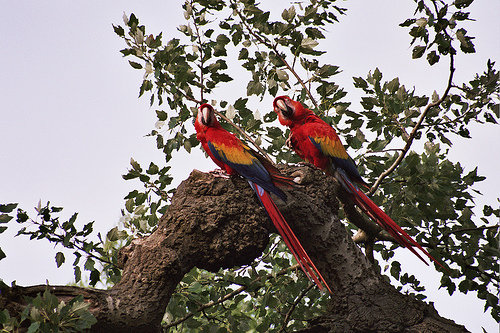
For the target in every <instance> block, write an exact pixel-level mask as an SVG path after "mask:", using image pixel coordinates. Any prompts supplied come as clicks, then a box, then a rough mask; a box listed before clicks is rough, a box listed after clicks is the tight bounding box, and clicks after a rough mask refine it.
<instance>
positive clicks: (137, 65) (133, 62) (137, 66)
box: [128, 60, 142, 69]
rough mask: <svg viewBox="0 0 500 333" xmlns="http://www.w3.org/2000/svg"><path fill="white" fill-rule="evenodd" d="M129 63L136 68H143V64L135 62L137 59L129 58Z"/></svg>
mask: <svg viewBox="0 0 500 333" xmlns="http://www.w3.org/2000/svg"><path fill="white" fill-rule="evenodd" d="M128 63H129V64H130V66H132V67H133V68H135V69H141V68H142V65H141V64H139V63H137V62H135V61H131V60H129V61H128Z"/></svg>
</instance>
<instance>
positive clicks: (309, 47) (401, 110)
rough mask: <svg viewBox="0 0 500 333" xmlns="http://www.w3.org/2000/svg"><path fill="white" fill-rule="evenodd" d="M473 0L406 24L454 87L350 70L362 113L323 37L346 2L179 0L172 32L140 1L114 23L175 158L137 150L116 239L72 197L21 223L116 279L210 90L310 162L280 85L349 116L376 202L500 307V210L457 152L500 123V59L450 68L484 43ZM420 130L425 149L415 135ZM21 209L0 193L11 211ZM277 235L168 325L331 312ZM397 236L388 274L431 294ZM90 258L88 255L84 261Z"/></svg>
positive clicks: (195, 284)
mask: <svg viewBox="0 0 500 333" xmlns="http://www.w3.org/2000/svg"><path fill="white" fill-rule="evenodd" d="M472 2H473V1H472V0H461V1H454V2H451V1H426V0H416V1H415V4H416V10H415V15H414V17H411V18H408V19H407V20H406V21H404V22H403V23H401V24H400V25H401V26H402V27H405V28H408V29H409V31H408V32H409V35H410V37H411V41H410V44H411V45H412V46H413V49H412V56H413V58H415V59H417V58H421V57H423V56H424V55H425V56H426V59H427V61H428V63H429V64H430V65H434V64H435V63H437V62H439V61H446V60H445V59H449V62H450V71H449V76H448V78H442V80H443V81H444V82H448V85H447V88H446V89H445V90H444V91H443V92H436V91H435V92H434V93H433V94H432V96H426V95H422V94H419V93H418V91H417V89H415V88H413V89H408V88H407V87H406V86H411V85H412V84H411V82H410V83H406V86H405V84H403V83H402V82H400V80H399V78H397V77H396V78H391V79H389V80H387V81H385V80H384V79H383V73H382V72H381V71H380V70H379V69H378V68H376V69H374V70H373V71H371V72H370V73H368V74H367V75H366V76H365V77H354V78H353V81H354V85H355V87H356V88H358V89H361V90H362V91H363V93H364V96H363V97H362V99H361V105H362V107H363V110H356V111H353V110H351V109H350V104H349V103H348V102H346V101H345V100H344V97H345V96H346V94H347V92H346V91H345V90H344V89H343V88H342V87H340V86H339V85H337V84H336V83H335V80H334V79H335V75H336V74H337V73H339V71H340V68H339V66H337V65H335V64H330V63H324V62H323V61H322V59H324V58H323V57H319V56H320V55H321V54H324V53H325V51H323V50H321V47H322V42H323V40H324V39H325V38H326V32H327V31H328V29H329V27H330V26H331V25H332V24H335V23H336V22H338V20H339V18H340V17H341V16H342V15H344V14H345V11H346V10H345V9H343V8H341V7H339V6H337V5H336V2H335V1H331V0H311V1H302V2H294V3H292V4H291V5H290V7H287V8H283V10H282V11H281V13H274V12H273V13H271V12H270V11H267V10H266V9H264V5H263V4H259V3H257V2H256V1H254V0H240V1H237V0H187V1H185V2H184V4H183V5H182V8H183V9H184V17H185V19H186V24H183V25H181V26H179V28H178V31H177V33H176V34H175V36H171V37H169V38H170V39H168V40H164V35H163V33H157V34H151V33H149V32H148V33H147V32H146V27H145V26H144V25H140V23H139V19H138V18H137V17H136V16H135V15H134V14H130V15H129V16H127V15H124V18H123V19H124V25H123V26H122V25H115V26H113V28H114V31H115V33H116V34H117V35H118V36H119V37H120V38H122V39H123V40H124V42H125V44H126V47H125V48H124V49H123V50H121V53H122V55H123V56H124V57H126V58H127V59H128V63H129V64H130V66H131V67H132V68H133V69H134V70H138V71H140V72H141V73H142V74H143V75H142V81H141V83H140V87H139V96H140V97H148V98H149V100H150V103H151V106H153V107H154V109H155V113H156V118H157V123H156V126H155V129H153V130H152V131H151V132H150V133H149V135H150V136H152V137H154V138H155V139H156V145H157V148H158V149H160V150H161V151H162V152H163V153H164V155H165V161H166V166H164V167H161V166H158V165H156V164H154V163H152V162H150V163H148V162H145V163H144V162H143V163H139V162H137V161H135V160H133V159H132V160H131V168H130V170H129V171H128V173H127V174H125V175H124V176H123V178H124V179H126V180H132V179H134V180H139V182H140V183H141V184H142V188H141V189H136V190H134V191H131V192H130V193H129V194H128V195H127V197H126V198H125V200H126V202H125V209H124V211H123V218H122V223H123V227H124V228H120V229H119V228H114V229H112V230H111V231H110V232H109V233H108V234H107V237H106V240H105V242H103V241H102V240H100V238H99V240H100V241H99V242H92V241H89V240H88V239H87V237H88V236H90V234H91V232H92V223H90V224H87V225H85V226H84V228H83V229H81V230H78V229H76V227H75V226H74V221H75V219H76V215H73V217H72V218H71V219H69V220H68V221H66V222H64V223H60V222H59V219H58V217H57V216H56V217H54V215H55V214H57V213H58V212H59V211H60V208H57V207H50V206H49V204H47V205H46V206H45V207H40V206H39V207H38V209H37V214H38V219H40V221H38V220H31V219H30V218H29V217H28V215H27V214H26V212H24V211H23V210H18V214H17V215H18V222H20V223H28V222H29V223H30V224H31V225H32V226H33V227H35V230H31V229H30V230H29V229H28V228H26V227H25V228H23V229H22V230H21V231H20V234H27V235H29V236H30V237H31V238H32V239H34V238H37V239H42V238H46V239H48V240H49V241H52V242H56V243H58V244H62V245H63V246H65V247H67V248H70V249H74V250H75V251H74V255H75V256H76V260H75V262H74V263H73V265H74V266H75V276H76V280H77V281H78V280H79V279H80V276H81V268H80V267H81V265H82V264H83V268H84V269H86V270H88V271H89V272H90V283H91V285H95V284H96V283H97V282H98V281H99V280H102V281H104V282H106V283H108V284H112V283H114V282H116V281H117V279H119V277H120V272H119V270H118V269H116V268H115V266H114V264H115V262H116V251H117V249H118V248H119V247H120V246H123V245H126V244H128V243H129V242H130V240H131V239H132V238H133V237H136V236H145V235H148V234H149V233H150V232H152V231H153V230H154V229H155V228H156V226H157V222H158V219H159V218H160V216H161V215H162V214H163V213H164V212H165V211H166V210H167V209H168V205H169V201H170V198H171V195H172V192H173V191H174V189H172V188H171V182H172V179H173V177H172V175H171V174H170V166H169V164H171V163H175V152H176V151H178V150H186V151H187V152H191V150H192V149H193V148H194V147H196V146H197V145H198V141H197V140H196V137H195V133H194V130H193V128H192V124H191V120H192V116H193V114H194V113H195V112H196V107H197V106H198V105H199V104H200V103H202V102H206V101H211V103H212V104H213V105H214V106H215V107H216V108H217V109H219V110H220V111H219V112H220V115H221V116H224V117H225V119H226V121H223V122H222V124H223V126H224V127H226V128H227V129H229V130H232V129H233V128H232V126H236V127H237V128H240V129H242V130H243V131H245V132H246V133H248V135H249V136H250V137H251V139H252V140H253V143H255V144H257V145H259V146H261V148H262V149H264V151H265V152H267V154H269V155H270V156H272V157H273V158H274V159H275V160H276V161H277V162H286V163H293V162H297V161H298V160H299V159H298V158H297V156H295V154H293V153H292V152H291V151H290V150H288V149H286V148H284V147H285V141H286V138H287V136H288V133H287V131H284V130H283V128H282V127H280V126H277V122H276V115H275V113H274V112H272V111H270V109H271V107H270V106H267V105H266V106H265V107H259V109H260V110H264V109H265V110H269V111H268V112H262V114H261V112H260V111H258V110H257V107H256V105H257V103H258V102H259V101H262V100H263V99H264V98H265V97H269V96H276V95H278V94H282V93H283V94H288V95H293V96H294V97H295V98H296V99H298V100H300V101H302V102H303V103H304V104H306V105H308V106H309V107H310V108H311V109H312V110H314V111H315V112H316V113H317V114H318V115H320V116H321V117H322V118H323V119H324V120H325V121H327V122H329V123H331V124H333V125H337V126H342V128H339V130H340V132H341V134H342V137H343V138H344V141H345V143H346V144H347V145H348V146H349V147H350V148H351V149H352V150H353V151H355V155H356V159H357V162H358V165H359V169H360V171H361V173H362V174H363V176H364V177H365V179H366V180H367V182H368V183H371V184H374V186H373V188H372V190H371V192H372V194H373V199H374V201H375V202H377V203H378V204H379V205H381V206H383V208H384V210H385V211H386V212H387V213H388V214H389V215H391V216H392V217H393V218H394V220H396V221H398V222H399V223H400V224H401V225H402V226H403V227H404V228H405V230H406V231H407V232H408V233H409V234H410V235H412V236H414V237H415V238H416V239H417V241H419V242H420V243H422V244H423V245H424V246H426V247H427V248H428V249H429V251H430V253H431V254H432V255H433V256H434V257H436V258H438V259H440V260H441V261H442V262H443V263H444V264H445V265H446V266H447V267H448V269H449V272H450V273H449V274H448V273H443V275H442V279H441V284H442V286H443V287H444V288H446V289H447V290H448V292H449V293H450V294H453V293H454V292H455V291H456V290H457V288H458V291H460V292H462V293H467V292H469V291H477V294H478V297H479V298H481V299H484V301H485V303H484V304H485V310H486V309H490V310H491V314H492V316H493V317H494V318H495V319H496V320H497V321H498V320H500V313H499V311H500V307H499V306H498V298H497V295H498V290H499V283H500V276H499V273H498V272H499V266H498V257H499V251H498V248H499V244H498V239H499V229H498V224H496V225H495V224H494V223H495V222H496V221H498V218H499V215H500V213H499V212H500V208H499V207H498V204H496V205H497V206H495V207H493V206H490V205H485V206H484V207H483V211H482V215H480V213H481V212H479V211H478V209H477V208H478V207H476V204H475V202H474V198H475V196H477V195H480V193H478V192H477V191H475V190H474V186H475V184H476V183H477V182H480V181H483V180H484V177H482V176H480V175H478V174H477V169H475V170H464V168H463V167H462V166H461V165H460V163H458V162H454V161H450V160H449V159H448V156H447V152H448V147H449V146H451V145H452V144H453V142H454V141H455V140H456V139H457V137H461V138H470V130H469V128H470V125H472V124H474V123H476V124H483V123H493V124H496V123H497V121H498V118H499V117H500V111H499V96H500V84H499V80H500V78H499V73H498V70H496V69H495V64H494V62H492V61H488V63H487V64H486V70H485V71H484V73H482V74H477V75H476V76H475V77H474V78H472V79H471V80H469V82H464V83H457V82H455V79H454V75H453V74H454V72H455V70H456V69H455V67H454V57H455V56H456V55H457V54H458V53H474V52H475V46H474V44H473V39H474V38H473V37H472V36H470V35H469V34H468V32H467V31H466V30H465V29H464V27H463V22H464V21H467V20H472V19H473V18H472V17H471V13H470V12H468V11H467V10H468V7H469V5H470V4H471V3H472ZM237 82H242V83H244V86H243V90H244V91H242V92H241V93H239V94H238V93H236V92H235V93H231V94H228V93H227V90H223V89H228V88H231V87H234V85H235V84H236V83H237ZM235 89H236V88H235ZM215 100H216V101H215ZM367 138H369V140H368V139H367ZM416 141H419V142H420V143H421V144H420V147H423V148H416V147H415V145H414V142H416ZM401 147H403V148H401ZM141 164H142V165H143V166H148V167H147V169H146V167H143V166H141ZM389 176H390V181H388V178H387V177H389ZM491 205H492V204H491ZM14 208H15V206H12V205H2V206H0V212H2V213H6V214H8V213H10V212H11V211H12V210H13V209H14ZM6 214H2V215H0V223H5V222H7V221H8V219H9V216H8V215H6ZM4 216H7V217H4ZM349 227H350V228H353V229H354V226H352V225H349ZM2 228H3V227H0V232H2V231H3V230H4V229H2ZM271 244H272V245H270V247H269V248H268V250H266V252H265V254H264V256H263V257H262V258H261V259H260V261H257V262H255V263H254V264H252V265H251V266H249V267H242V268H236V269H232V270H225V271H220V272H218V273H215V274H213V273H208V272H205V271H202V270H198V269H195V270H193V271H192V272H190V273H189V274H187V275H186V276H185V277H184V279H183V281H182V283H181V284H180V285H179V286H178V289H177V291H176V293H175V294H174V295H173V297H172V299H171V302H170V304H169V306H168V308H167V313H166V316H165V321H164V327H165V330H169V331H197V332H198V331H200V330H206V331H217V332H219V331H220V332H224V331H246V330H255V331H266V332H267V331H280V330H282V329H299V328H302V327H304V325H305V320H307V319H309V318H311V317H313V316H314V315H317V314H318V313H320V312H321V310H322V308H323V306H324V304H325V301H326V300H325V297H321V295H320V294H319V292H318V291H317V290H316V289H314V288H313V289H311V288H309V287H308V281H307V279H306V278H305V277H304V276H303V274H301V273H300V272H298V273H297V272H295V271H291V270H290V271H288V270H287V267H290V265H291V264H292V262H291V259H290V255H289V254H288V253H287V252H286V250H285V248H284V246H283V245H280V244H277V243H276V240H275V241H274V242H272V243H271ZM396 249H397V246H396V245H394V244H391V245H388V246H387V244H381V243H380V242H378V243H376V244H375V245H374V250H375V251H378V252H380V253H381V255H382V258H383V260H390V264H389V265H387V266H386V267H387V268H386V269H385V272H386V273H387V274H390V275H391V276H392V277H394V278H395V280H396V281H398V286H397V287H398V288H400V289H401V290H403V289H405V290H409V289H411V290H412V292H414V293H416V296H417V297H420V298H424V297H425V296H424V295H423V294H421V292H422V291H423V290H424V286H422V285H421V284H420V281H418V279H417V278H415V276H413V275H411V274H409V273H406V272H403V271H402V268H401V265H400V263H399V262H397V261H395V260H393V259H392V258H393V256H394V251H395V250H396ZM1 256H2V252H1V250H0V259H1ZM83 256H86V261H85V263H81V262H80V258H81V257H83ZM64 261H65V257H64V254H62V253H58V254H57V255H56V262H57V265H61V264H62V263H63V262H64ZM96 264H97V265H98V267H99V268H96V266H95V265H96ZM101 266H102V267H101ZM379 269H380V270H382V268H379ZM100 270H102V273H100ZM93 272H96V273H93ZM92 274H94V275H92ZM100 274H103V275H100ZM240 289H241V290H240Z"/></svg>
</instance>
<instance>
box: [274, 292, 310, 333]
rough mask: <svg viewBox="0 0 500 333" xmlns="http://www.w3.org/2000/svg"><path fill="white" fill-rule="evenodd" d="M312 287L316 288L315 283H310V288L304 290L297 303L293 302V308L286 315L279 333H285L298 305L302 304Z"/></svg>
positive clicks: (296, 300)
mask: <svg viewBox="0 0 500 333" xmlns="http://www.w3.org/2000/svg"><path fill="white" fill-rule="evenodd" d="M312 287H314V283H310V284H309V286H308V287H307V288H306V289H304V290H302V291H301V292H300V295H299V296H297V298H296V299H295V302H293V304H292V306H291V307H290V309H289V310H288V312H287V313H286V315H285V319H283V324H282V325H281V329H280V330H279V331H278V333H281V332H284V331H285V329H286V326H287V324H288V321H289V320H290V317H291V316H292V313H293V311H294V310H295V308H296V307H297V305H298V304H299V303H300V301H301V300H302V299H303V298H304V296H305V295H306V294H307V293H308V292H309V290H311V289H312Z"/></svg>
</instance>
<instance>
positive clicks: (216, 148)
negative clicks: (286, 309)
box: [194, 104, 331, 293]
mask: <svg viewBox="0 0 500 333" xmlns="http://www.w3.org/2000/svg"><path fill="white" fill-rule="evenodd" d="M194 125H195V129H196V133H197V135H196V137H197V138H198V140H199V141H200V142H201V144H202V146H203V149H205V151H206V152H207V154H208V155H209V156H210V158H212V160H213V161H214V162H215V163H216V164H217V165H218V166H219V167H221V168H222V169H224V170H226V172H227V173H228V174H231V175H233V174H239V175H240V176H242V177H244V178H246V179H247V180H248V182H249V183H250V185H251V187H252V188H253V190H254V191H255V193H256V194H257V196H258V197H259V200H260V202H261V203H262V205H263V206H264V208H265V209H266V211H267V214H268V215H269V217H270V218H271V221H272V222H273V224H274V226H275V227H276V230H277V231H278V233H279V234H280V235H281V237H282V238H283V240H284V241H285V244H286V246H287V247H288V249H289V250H290V252H292V254H293V256H294V257H295V259H296V260H297V262H298V263H299V265H300V267H301V268H302V270H303V271H304V272H305V273H306V276H307V277H308V278H309V279H310V280H311V281H312V282H314V283H315V284H316V285H317V286H318V287H319V289H320V290H323V286H322V285H321V283H323V284H324V285H325V286H326V288H327V289H328V291H329V292H330V293H331V290H330V287H329V286H328V284H327V283H326V281H325V279H324V278H323V276H321V273H320V272H319V271H318V269H317V268H316V266H315V265H314V263H313V262H312V260H311V259H310V258H309V256H308V255H307V253H306V251H305V250H304V248H303V247H302V245H301V244H300V242H299V240H298V239H297V237H296V236H295V234H294V233H293V231H292V229H291V228H290V226H289V225H288V223H287V222H286V220H285V219H284V217H283V215H281V212H280V211H279V210H278V208H277V207H276V204H275V203H274V201H273V200H272V198H271V196H270V194H269V192H272V193H274V194H276V195H277V196H278V197H280V198H282V199H283V200H285V199H286V195H285V193H284V192H283V191H282V190H281V189H279V188H278V187H277V186H276V185H281V186H287V187H289V186H293V184H294V183H293V180H292V179H290V178H288V177H285V176H283V175H281V174H280V172H279V170H278V169H276V168H275V167H274V166H273V165H272V164H271V163H270V162H269V161H268V160H266V159H265V158H264V157H262V156H260V155H259V154H258V153H256V152H255V151H253V150H251V149H250V148H249V147H247V146H246V145H244V144H243V143H242V142H241V141H240V140H239V139H238V138H236V136H234V134H232V133H229V132H228V131H226V130H225V129H223V128H222V126H221V125H220V124H219V122H218V121H217V119H216V118H215V115H214V112H213V108H212V106H211V105H209V104H203V105H201V106H200V108H199V111H198V115H197V117H196V121H195V124H194Z"/></svg>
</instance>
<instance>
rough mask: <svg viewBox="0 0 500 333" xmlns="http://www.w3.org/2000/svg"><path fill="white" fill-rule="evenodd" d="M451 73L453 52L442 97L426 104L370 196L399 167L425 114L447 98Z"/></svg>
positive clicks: (371, 190) (450, 84) (451, 79)
mask: <svg viewBox="0 0 500 333" xmlns="http://www.w3.org/2000/svg"><path fill="white" fill-rule="evenodd" d="M453 73H455V67H454V57H453V52H450V75H449V77H448V85H447V86H446V89H445V91H444V93H443V96H441V98H440V99H438V100H437V101H435V102H432V103H430V104H428V105H427V106H426V108H425V109H424V111H423V112H422V114H421V115H420V118H419V119H418V122H417V123H416V124H415V126H414V127H413V129H412V131H411V133H410V135H409V137H408V140H407V141H406V144H405V146H404V148H403V151H402V152H401V153H400V154H399V156H398V158H397V159H396V160H395V161H394V163H393V164H392V165H391V166H390V167H389V169H387V170H386V171H384V172H382V174H381V175H380V176H379V177H378V179H377V181H375V183H374V184H373V186H372V188H371V189H370V191H369V194H370V195H371V194H373V193H375V191H376V190H377V188H378V187H379V186H380V184H381V183H382V180H384V178H385V177H387V176H388V175H390V174H391V173H392V172H393V171H394V170H395V169H396V168H397V167H398V166H399V164H401V162H402V161H403V158H404V157H405V155H406V153H407V152H408V151H409V149H410V147H411V145H412V143H413V140H414V139H415V137H416V136H417V132H418V129H419V128H420V126H421V125H422V123H423V121H424V119H425V117H426V116H427V113H429V111H430V109H431V108H433V107H436V106H439V105H440V104H441V103H442V102H443V101H444V100H445V98H446V97H447V96H448V93H449V91H450V89H451V86H452V81H453Z"/></svg>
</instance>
